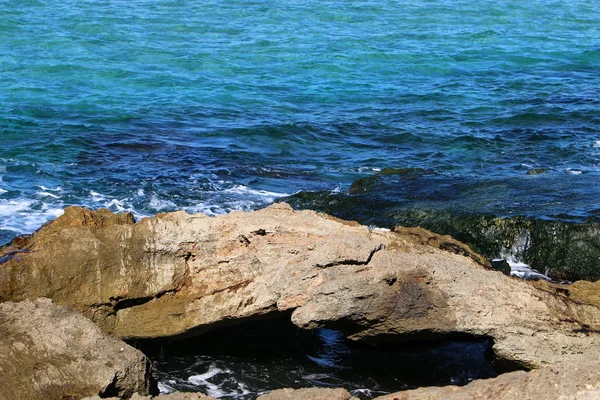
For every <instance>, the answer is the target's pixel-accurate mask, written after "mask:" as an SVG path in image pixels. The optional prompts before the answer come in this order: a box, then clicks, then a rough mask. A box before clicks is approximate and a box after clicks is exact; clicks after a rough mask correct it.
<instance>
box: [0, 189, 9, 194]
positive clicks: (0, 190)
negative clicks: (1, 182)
mask: <svg viewBox="0 0 600 400" xmlns="http://www.w3.org/2000/svg"><path fill="white" fill-rule="evenodd" d="M4 193H8V190H4V189H2V188H0V194H4Z"/></svg>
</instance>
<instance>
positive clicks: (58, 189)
mask: <svg viewBox="0 0 600 400" xmlns="http://www.w3.org/2000/svg"><path fill="white" fill-rule="evenodd" d="M38 187H39V188H40V189H42V190H44V191H46V192H60V191H62V188H61V187H60V186H57V187H55V188H54V189H50V188H47V187H46V186H44V185H40V186H38Z"/></svg>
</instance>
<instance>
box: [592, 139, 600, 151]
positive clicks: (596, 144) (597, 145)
mask: <svg viewBox="0 0 600 400" xmlns="http://www.w3.org/2000/svg"><path fill="white" fill-rule="evenodd" d="M593 146H594V147H595V148H597V149H600V140H596V141H595V142H594V145H593Z"/></svg>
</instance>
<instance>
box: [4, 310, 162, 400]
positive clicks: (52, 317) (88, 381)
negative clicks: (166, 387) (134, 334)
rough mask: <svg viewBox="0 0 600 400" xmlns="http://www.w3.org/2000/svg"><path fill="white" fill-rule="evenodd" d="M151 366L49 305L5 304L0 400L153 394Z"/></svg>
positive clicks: (89, 324)
mask: <svg viewBox="0 0 600 400" xmlns="http://www.w3.org/2000/svg"><path fill="white" fill-rule="evenodd" d="M151 389H153V381H152V377H151V374H150V362H149V361H148V359H147V358H146V357H145V356H144V355H143V354H142V353H141V352H140V351H138V350H136V349H134V348H132V347H131V346H128V345H127V344H125V343H124V342H122V341H120V340H118V339H115V338H111V337H107V336H106V335H104V334H103V333H102V332H101V331H100V329H98V327H97V326H95V325H94V324H93V323H92V322H91V321H90V320H89V319H87V318H85V317H84V316H83V315H81V314H80V313H78V312H75V311H72V310H69V309H67V308H65V307H60V306H57V305H54V304H52V302H51V301H50V300H49V299H39V300H37V301H35V302H31V301H24V302H20V303H11V302H6V303H2V304H0V399H6V400H8V399H20V400H27V399H31V400H38V399H79V398H81V397H84V396H90V395H101V396H102V397H109V396H122V397H127V398H129V397H130V396H131V395H132V394H133V393H135V392H140V393H144V394H148V392H150V391H151Z"/></svg>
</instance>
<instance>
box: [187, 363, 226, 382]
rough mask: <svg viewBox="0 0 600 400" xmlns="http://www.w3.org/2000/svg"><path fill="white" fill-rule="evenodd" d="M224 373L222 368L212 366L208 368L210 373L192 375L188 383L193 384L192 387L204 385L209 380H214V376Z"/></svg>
mask: <svg viewBox="0 0 600 400" xmlns="http://www.w3.org/2000/svg"><path fill="white" fill-rule="evenodd" d="M223 372H224V371H223V370H222V369H221V368H217V367H216V366H214V365H211V366H210V367H209V368H208V371H206V372H205V373H203V374H198V375H192V376H190V377H189V378H188V382H189V383H191V384H192V385H196V386H198V385H204V384H206V381H207V379H210V378H212V377H213V376H216V375H218V374H221V373H223Z"/></svg>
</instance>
